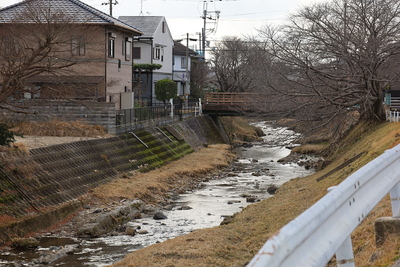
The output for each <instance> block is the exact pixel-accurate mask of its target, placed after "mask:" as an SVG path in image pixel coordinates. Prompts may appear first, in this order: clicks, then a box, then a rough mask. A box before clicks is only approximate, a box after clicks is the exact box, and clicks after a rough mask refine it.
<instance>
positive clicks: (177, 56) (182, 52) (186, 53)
mask: <svg viewBox="0 0 400 267" xmlns="http://www.w3.org/2000/svg"><path fill="white" fill-rule="evenodd" d="M192 57H199V54H198V53H196V52H195V51H193V50H192V49H190V48H188V47H186V46H184V45H183V44H181V43H180V42H176V41H175V42H174V78H173V80H174V81H175V82H177V84H178V95H179V96H183V97H188V96H189V95H190V70H191V66H192Z"/></svg>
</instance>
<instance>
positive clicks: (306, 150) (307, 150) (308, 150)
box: [292, 142, 329, 155]
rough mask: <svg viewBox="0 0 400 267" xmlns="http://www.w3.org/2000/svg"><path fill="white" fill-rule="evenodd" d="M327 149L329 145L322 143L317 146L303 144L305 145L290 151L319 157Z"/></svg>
mask: <svg viewBox="0 0 400 267" xmlns="http://www.w3.org/2000/svg"><path fill="white" fill-rule="evenodd" d="M328 147H329V143H328V142H323V143H319V144H305V145H301V146H297V147H295V148H293V149H292V151H293V152H297V153H301V154H310V155H319V154H321V153H322V152H323V151H324V150H325V149H327V148H328Z"/></svg>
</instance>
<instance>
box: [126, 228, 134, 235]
mask: <svg viewBox="0 0 400 267" xmlns="http://www.w3.org/2000/svg"><path fill="white" fill-rule="evenodd" d="M125 234H126V235H130V236H134V235H136V229H135V228H133V227H126V229H125Z"/></svg>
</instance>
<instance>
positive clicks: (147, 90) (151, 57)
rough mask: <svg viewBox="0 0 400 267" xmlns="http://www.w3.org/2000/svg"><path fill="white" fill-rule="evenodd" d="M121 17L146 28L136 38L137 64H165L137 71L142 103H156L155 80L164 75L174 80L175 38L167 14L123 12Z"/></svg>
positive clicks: (137, 82) (136, 86) (136, 80)
mask: <svg viewBox="0 0 400 267" xmlns="http://www.w3.org/2000/svg"><path fill="white" fill-rule="evenodd" d="M118 19H120V20H121V21H123V22H125V23H127V24H129V25H131V26H133V25H134V26H135V27H137V28H138V29H140V30H141V31H142V32H143V35H141V36H135V37H134V41H133V59H134V61H135V64H136V63H137V64H160V65H161V68H159V69H154V70H149V69H143V70H140V69H139V70H135V71H134V81H133V83H134V91H135V92H136V94H137V98H138V99H139V101H140V102H141V104H142V105H153V104H155V103H156V102H157V101H156V100H155V83H156V82H157V81H159V80H162V79H171V80H172V64H173V62H172V60H173V58H172V49H173V46H174V41H173V39H172V35H171V32H170V30H169V27H168V24H167V21H166V20H165V17H162V16H121V17H119V18H118Z"/></svg>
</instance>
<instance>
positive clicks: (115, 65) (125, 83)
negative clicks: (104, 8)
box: [106, 31, 133, 109]
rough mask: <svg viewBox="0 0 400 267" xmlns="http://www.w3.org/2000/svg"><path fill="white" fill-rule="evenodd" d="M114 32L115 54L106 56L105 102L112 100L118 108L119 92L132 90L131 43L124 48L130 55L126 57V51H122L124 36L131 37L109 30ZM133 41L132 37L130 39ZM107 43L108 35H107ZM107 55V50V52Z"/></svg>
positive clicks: (119, 106)
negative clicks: (128, 50)
mask: <svg viewBox="0 0 400 267" xmlns="http://www.w3.org/2000/svg"><path fill="white" fill-rule="evenodd" d="M109 32H112V33H113V34H115V54H114V57H110V56H108V57H107V64H106V69H107V72H106V73H107V74H106V75H107V77H106V84H107V95H106V101H107V102H114V103H115V108H116V109H120V108H121V105H120V102H121V99H120V96H121V93H122V92H131V91H132V71H133V67H132V63H133V60H132V43H131V45H130V46H129V47H127V48H126V49H130V57H129V58H128V59H127V58H126V56H125V53H126V51H124V50H125V49H124V44H125V38H132V37H133V36H132V35H129V34H127V33H124V32H119V31H109ZM132 42H133V39H132ZM107 43H108V36H107ZM107 55H108V52H107Z"/></svg>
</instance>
